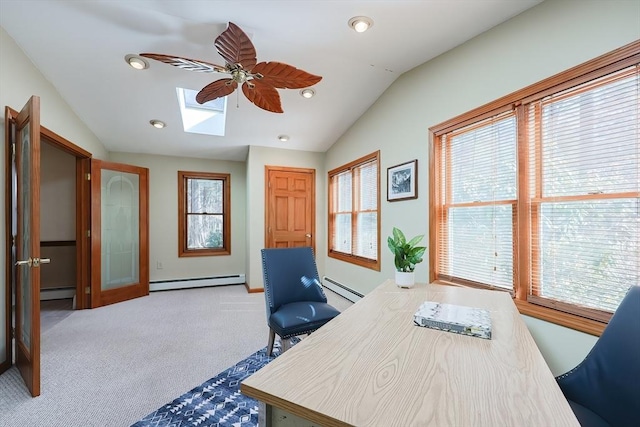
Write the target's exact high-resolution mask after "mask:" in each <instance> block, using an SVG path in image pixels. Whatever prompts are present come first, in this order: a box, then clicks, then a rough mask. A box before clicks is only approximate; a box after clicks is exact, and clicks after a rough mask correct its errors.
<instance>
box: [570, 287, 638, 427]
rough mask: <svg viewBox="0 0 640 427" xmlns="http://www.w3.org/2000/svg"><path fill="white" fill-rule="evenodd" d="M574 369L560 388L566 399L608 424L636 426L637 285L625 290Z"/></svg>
mask: <svg viewBox="0 0 640 427" xmlns="http://www.w3.org/2000/svg"><path fill="white" fill-rule="evenodd" d="M577 370H581V372H579V373H578V372H575V373H576V374H577V375H573V377H575V378H572V377H571V376H570V377H569V378H567V379H568V380H569V379H570V381H568V387H563V392H564V393H565V396H566V397H567V398H568V399H569V400H572V401H574V402H577V403H579V404H581V405H582V406H585V407H587V408H589V409H590V410H592V411H593V412H595V413H596V414H598V415H599V416H600V417H602V418H603V419H604V420H605V421H607V422H608V423H609V424H611V425H612V426H626V425H629V422H630V421H631V420H633V419H635V420H636V421H637V422H638V424H636V425H640V385H639V381H640V286H632V287H631V289H629V292H628V293H627V295H626V296H625V297H624V299H623V300H622V302H621V303H620V306H619V307H618V309H617V310H616V312H615V314H614V315H613V317H612V318H611V320H610V321H609V324H608V325H607V327H606V328H605V330H604V331H603V332H602V335H601V336H600V338H599V339H598V341H597V342H596V344H595V345H594V346H593V348H592V349H591V351H590V352H589V354H588V355H587V357H586V358H585V360H584V361H583V362H582V363H581V364H580V365H578V366H577V367H576V368H574V369H573V370H572V371H570V372H569V373H571V372H574V371H577ZM569 373H567V374H565V375H568V374H569ZM563 376H564V375H563Z"/></svg>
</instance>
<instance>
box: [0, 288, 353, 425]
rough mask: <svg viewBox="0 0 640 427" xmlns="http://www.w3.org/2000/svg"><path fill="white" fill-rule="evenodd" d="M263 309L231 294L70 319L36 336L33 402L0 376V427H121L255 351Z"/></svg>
mask: <svg viewBox="0 0 640 427" xmlns="http://www.w3.org/2000/svg"><path fill="white" fill-rule="evenodd" d="M326 293H327V297H328V298H329V302H330V303H332V304H334V305H335V306H336V307H337V308H338V309H339V310H344V309H346V308H347V307H348V306H350V305H351V303H350V302H349V301H347V300H346V299H344V298H342V297H341V296H338V295H336V294H334V293H333V292H331V291H326ZM264 304H265V302H264V294H262V293H256V294H248V293H247V292H246V289H245V288H244V286H242V285H236V286H222V287H211V288H204V289H187V290H180V291H166V292H154V293H152V294H151V295H150V296H148V297H144V298H139V299H136V300H132V301H127V302H123V303H120V304H114V305H111V306H108V307H102V308H98V309H94V310H82V311H75V312H73V313H72V314H71V315H70V316H68V317H66V318H64V319H63V320H61V321H60V322H59V323H57V324H56V325H54V326H52V327H51V328H50V329H48V330H46V331H44V332H43V334H42V341H41V347H42V356H41V357H42V394H41V396H40V397H37V398H35V399H34V398H31V397H30V395H29V394H28V391H27V390H26V388H25V386H24V385H23V383H22V379H21V378H20V377H19V374H18V372H17V370H16V369H15V367H14V368H12V369H10V370H9V371H7V372H6V373H4V374H2V375H0V426H1V427H5V426H7V427H8V426H11V427H14V426H51V427H55V426H61V427H62V426H64V427H70V426H78V427H80V426H82V427H90V426H129V425H131V424H132V423H134V422H136V421H138V420H139V419H140V418H142V417H144V416H145V415H147V414H148V413H150V412H152V411H154V410H155V409H157V408H158V407H160V406H161V405H163V404H165V403H167V402H170V401H171V400H173V399H175V398H176V397H178V396H180V395H181V394H183V393H184V392H186V391H188V390H190V389H192V388H193V387H195V386H197V385H199V384H201V383H203V382H204V381H206V380H208V379H209V378H212V377H213V376H215V375H216V374H217V373H218V372H220V371H222V370H224V369H225V368H227V367H229V366H231V365H233V364H234V363H236V362H237V361H239V360H241V359H243V358H244V357H246V356H248V355H250V354H251V353H253V352H255V351H257V350H258V349H260V348H262V347H264V346H265V345H266V342H267V326H266V319H265V306H264Z"/></svg>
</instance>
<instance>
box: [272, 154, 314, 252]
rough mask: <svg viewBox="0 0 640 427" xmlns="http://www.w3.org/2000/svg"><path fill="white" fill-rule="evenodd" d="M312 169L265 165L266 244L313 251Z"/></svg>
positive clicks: (274, 246)
mask: <svg viewBox="0 0 640 427" xmlns="http://www.w3.org/2000/svg"><path fill="white" fill-rule="evenodd" d="M315 173H316V171H315V169H301V168H287V167H274V166H266V168H265V174H266V177H265V181H266V183H265V184H266V212H265V214H266V215H265V216H266V221H265V227H266V229H265V247H267V248H290V247H296V246H311V247H312V248H313V249H314V251H315V217H316V215H315V206H316V199H315V185H316V184H315V178H316V175H315Z"/></svg>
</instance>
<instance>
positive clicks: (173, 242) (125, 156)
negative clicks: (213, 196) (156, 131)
mask: <svg viewBox="0 0 640 427" xmlns="http://www.w3.org/2000/svg"><path fill="white" fill-rule="evenodd" d="M109 158H110V160H111V161H114V162H118V163H126V164H130V165H136V166H142V167H145V168H148V169H149V279H150V280H151V281H154V280H169V279H186V278H196V277H210V276H216V275H228V274H242V273H244V272H245V253H246V249H245V242H246V236H245V233H246V229H245V222H246V212H247V209H246V200H247V199H246V181H245V163H244V162H231V161H222V160H211V159H194V158H181V157H169V156H157V155H149V154H131V153H115V152H112V153H111V154H110V157H109ZM179 170H181V171H192V172H217V173H228V174H230V175H231V255H222V256H206V257H183V258H180V257H178V171H179ZM158 262H161V263H162V269H158V268H157V267H158Z"/></svg>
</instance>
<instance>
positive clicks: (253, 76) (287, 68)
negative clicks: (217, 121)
mask: <svg viewBox="0 0 640 427" xmlns="http://www.w3.org/2000/svg"><path fill="white" fill-rule="evenodd" d="M214 46H215V47H216V49H217V51H218V53H219V54H220V56H222V58H224V60H225V61H226V64H225V66H224V67H223V66H221V65H216V64H212V63H210V62H205V61H200V60H196V59H189V58H182V57H179V56H173V55H162V54H157V53H141V54H140V56H143V57H145V58H151V59H155V60H157V61H161V62H164V63H167V64H170V65H173V66H175V67H178V68H182V69H183V70H189V71H199V72H203V73H223V74H229V75H230V77H228V78H223V79H220V80H216V81H214V82H212V83H209V84H208V85H206V86H205V87H203V88H202V90H200V92H198V94H197V95H196V101H197V102H198V103H200V104H204V103H205V102H208V101H211V100H213V99H216V98H220V97H223V96H227V95H229V94H231V93H233V91H235V90H236V89H237V88H238V85H239V84H240V85H242V93H244V95H245V96H246V97H247V99H248V100H249V101H251V102H252V103H254V104H255V105H256V106H258V107H260V108H262V109H264V110H267V111H271V112H274V113H282V112H283V110H282V106H281V104H280V95H279V94H278V91H277V90H276V89H302V88H305V87H308V86H312V85H314V84H316V83H318V82H319V81H320V80H322V77H320V76H316V75H313V74H310V73H307V72H306V71H303V70H300V69H298V68H296V67H294V66H292V65H288V64H284V63H282V62H275V61H272V62H259V63H257V60H256V49H255V47H254V46H253V43H251V40H249V37H248V36H247V35H246V34H245V33H244V31H242V30H241V29H240V27H238V26H237V25H236V24H234V23H233V22H229V26H228V28H227V29H226V30H224V31H223V32H222V34H220V35H219V36H218V37H217V38H216V40H215V43H214Z"/></svg>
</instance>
